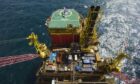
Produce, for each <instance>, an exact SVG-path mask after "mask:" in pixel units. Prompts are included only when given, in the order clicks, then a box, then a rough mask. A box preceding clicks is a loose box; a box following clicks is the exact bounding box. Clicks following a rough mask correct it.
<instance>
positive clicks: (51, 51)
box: [0, 6, 140, 84]
mask: <svg viewBox="0 0 140 84" xmlns="http://www.w3.org/2000/svg"><path fill="white" fill-rule="evenodd" d="M101 16H102V10H101V8H100V6H96V7H95V6H91V7H90V8H89V10H88V14H87V17H86V18H83V17H82V15H81V14H79V13H78V12H77V11H76V10H75V9H67V8H65V7H64V9H58V10H56V11H54V12H53V13H52V15H51V17H49V18H48V19H47V21H46V24H45V25H46V26H47V27H48V28H47V30H48V33H49V35H50V37H51V43H52V46H51V47H47V46H46V44H45V43H41V42H39V41H38V36H37V35H36V34H34V33H31V35H29V36H28V37H27V38H26V39H27V40H29V45H30V46H34V47H35V49H36V53H37V54H24V55H17V56H6V57H0V68H1V67H4V66H7V65H12V64H15V63H19V62H24V61H28V60H32V59H35V58H37V57H40V58H42V59H44V61H43V63H42V65H41V66H40V68H39V70H38V72H37V73H36V76H37V80H36V84H116V83H115V80H114V77H113V76H106V75H108V74H112V75H114V76H115V77H118V78H120V79H121V80H123V81H125V83H126V84H138V83H139V82H140V80H137V79H135V80H132V78H130V77H128V76H127V75H125V74H123V73H121V66H120V64H121V61H122V60H123V59H125V58H128V56H127V55H126V54H125V53H123V52H120V53H119V54H118V55H117V56H116V58H111V57H109V58H103V57H102V56H100V54H99V49H98V47H99V46H100V42H99V40H98V38H99V36H98V33H97V30H98V25H99V23H100V18H101Z"/></svg>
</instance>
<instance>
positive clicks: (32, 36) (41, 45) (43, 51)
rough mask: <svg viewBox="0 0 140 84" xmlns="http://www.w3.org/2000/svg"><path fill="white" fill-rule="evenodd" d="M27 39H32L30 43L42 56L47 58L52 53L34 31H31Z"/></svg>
mask: <svg viewBox="0 0 140 84" xmlns="http://www.w3.org/2000/svg"><path fill="white" fill-rule="evenodd" d="M26 39H28V40H30V42H29V45H30V46H32V45H33V46H34V47H35V49H36V51H37V53H38V54H39V56H40V57H41V58H46V57H48V56H49V55H50V50H49V49H48V48H47V46H46V45H45V44H44V43H40V42H39V41H38V36H37V35H35V34H34V33H31V34H30V35H29V36H28V37H27V38H26Z"/></svg>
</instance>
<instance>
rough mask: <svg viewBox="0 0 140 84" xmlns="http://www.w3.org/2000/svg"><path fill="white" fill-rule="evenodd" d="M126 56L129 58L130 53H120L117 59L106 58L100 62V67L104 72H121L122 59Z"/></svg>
mask: <svg viewBox="0 0 140 84" xmlns="http://www.w3.org/2000/svg"><path fill="white" fill-rule="evenodd" d="M125 58H128V55H127V54H125V53H120V54H118V56H117V57H116V58H115V59H105V60H104V61H103V62H101V63H99V65H98V67H99V68H100V69H101V70H103V71H104V72H107V73H110V72H120V70H121V67H122V66H120V64H121V61H122V60H123V59H125Z"/></svg>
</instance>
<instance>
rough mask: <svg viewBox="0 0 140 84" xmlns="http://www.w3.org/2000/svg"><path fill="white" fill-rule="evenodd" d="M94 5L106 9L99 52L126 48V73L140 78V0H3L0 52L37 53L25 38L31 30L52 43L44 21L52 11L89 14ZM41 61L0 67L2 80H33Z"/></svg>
mask: <svg viewBox="0 0 140 84" xmlns="http://www.w3.org/2000/svg"><path fill="white" fill-rule="evenodd" d="M91 5H100V6H101V7H102V9H103V11H104V14H103V17H102V19H101V23H100V25H99V34H100V42H101V46H100V54H101V55H102V56H104V57H105V56H116V53H118V51H119V50H120V49H123V50H124V51H125V52H127V53H128V54H129V56H130V57H131V58H132V60H126V61H124V65H125V66H124V67H123V68H122V69H123V71H124V73H126V74H129V75H130V76H131V77H134V78H140V62H139V61H140V28H139V27H140V9H139V8H140V1H139V0H135V1H133V0H0V56H1V57H4V56H11V55H20V54H27V53H35V50H34V48H33V47H30V46H29V45H28V42H27V41H26V40H25V38H26V37H27V36H28V35H29V34H30V33H31V32H35V33H36V34H38V36H39V40H40V41H41V42H44V43H46V44H47V45H48V46H50V45H51V43H50V40H49V39H50V38H49V36H48V33H47V27H46V26H45V21H46V19H47V18H48V17H49V16H51V14H52V12H53V11H55V10H57V9H60V8H63V7H66V8H74V9H75V10H77V11H78V12H79V13H81V14H82V15H83V16H86V14H87V9H88V7H90V6H91ZM124 44H125V45H124ZM124 46H125V47H124ZM41 62H42V60H41V59H40V58H36V59H34V60H32V61H27V62H23V63H18V64H14V65H11V66H6V67H3V68H0V84H34V83H35V80H36V77H35V73H36V72H37V70H38V68H39V66H40V64H41ZM119 83H121V82H119Z"/></svg>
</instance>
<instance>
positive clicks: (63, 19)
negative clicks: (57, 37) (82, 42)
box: [48, 9, 80, 28]
mask: <svg viewBox="0 0 140 84" xmlns="http://www.w3.org/2000/svg"><path fill="white" fill-rule="evenodd" d="M66 11H67V12H65V14H64V9H59V10H56V11H55V12H53V14H52V16H51V20H50V21H49V22H48V27H49V28H67V25H69V24H71V25H72V26H73V27H79V26H80V21H79V19H80V16H79V13H78V12H77V11H75V10H74V9H67V10H66Z"/></svg>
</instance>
